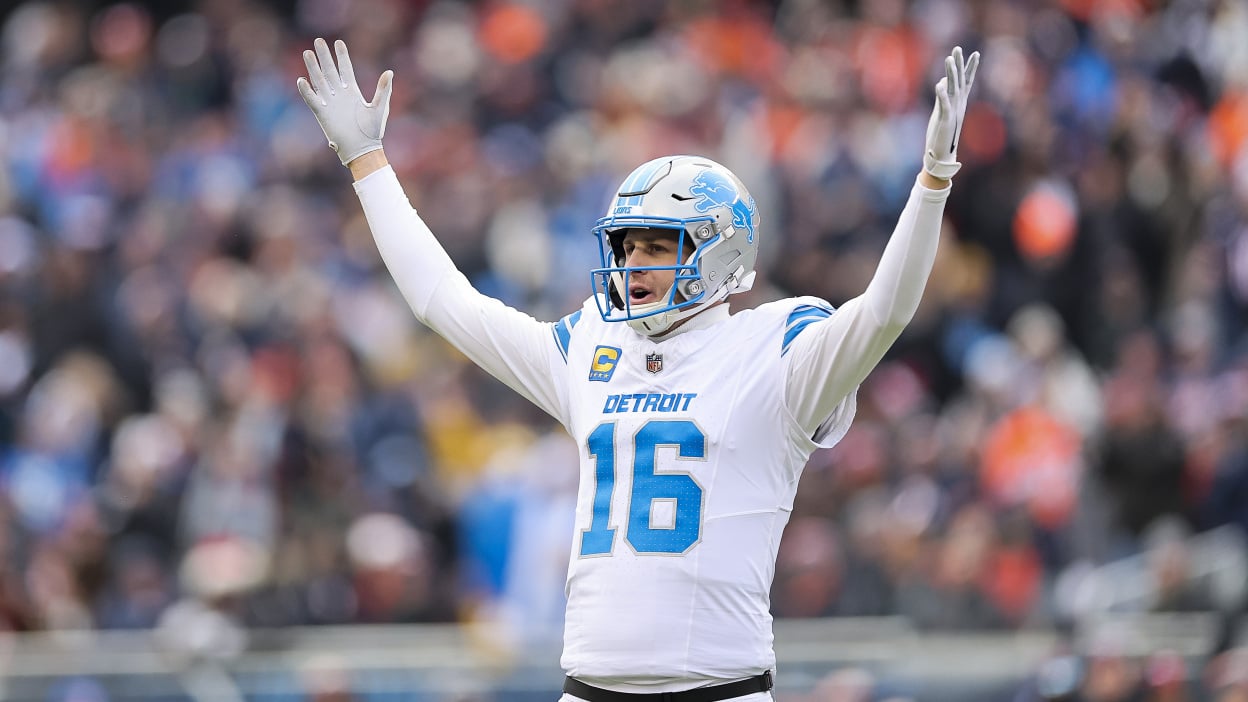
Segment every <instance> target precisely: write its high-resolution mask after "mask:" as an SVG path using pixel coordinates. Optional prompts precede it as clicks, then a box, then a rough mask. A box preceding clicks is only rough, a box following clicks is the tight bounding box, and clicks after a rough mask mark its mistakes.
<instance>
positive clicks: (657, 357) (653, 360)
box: [646, 353, 663, 373]
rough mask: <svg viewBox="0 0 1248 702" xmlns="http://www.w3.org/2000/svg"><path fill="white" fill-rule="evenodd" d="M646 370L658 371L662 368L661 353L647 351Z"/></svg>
mask: <svg viewBox="0 0 1248 702" xmlns="http://www.w3.org/2000/svg"><path fill="white" fill-rule="evenodd" d="M646 370H648V371H650V372H651V373H658V372H659V371H661V370H663V354H661V353H648V354H646Z"/></svg>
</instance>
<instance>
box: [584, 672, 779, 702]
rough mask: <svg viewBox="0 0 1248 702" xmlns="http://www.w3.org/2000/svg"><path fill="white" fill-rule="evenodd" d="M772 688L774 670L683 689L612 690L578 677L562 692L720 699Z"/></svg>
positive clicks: (620, 699) (661, 701)
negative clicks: (719, 683) (728, 681)
mask: <svg viewBox="0 0 1248 702" xmlns="http://www.w3.org/2000/svg"><path fill="white" fill-rule="evenodd" d="M771 687H772V680H771V671H770V670H769V671H767V672H765V673H763V674H761V675H755V676H754V677H752V678H750V679H748V680H738V681H736V682H732V683H728V684H726V685H712V686H710V687H695V688H694V689H692V690H683V691H681V692H638V693H633V692H612V691H611V690H604V689H602V688H600V687H594V686H593V685H586V684H585V683H583V682H581V681H580V680H577V679H576V678H564V680H563V691H564V692H566V693H568V694H569V695H574V696H576V697H580V698H581V699H583V700H589V702H643V701H645V700H649V701H650V702H719V700H730V699H732V698H734V697H745V696H746V695H752V694H754V693H755V692H767V691H768V690H770V689H771Z"/></svg>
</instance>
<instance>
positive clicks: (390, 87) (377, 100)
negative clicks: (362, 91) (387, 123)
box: [368, 71, 394, 108]
mask: <svg viewBox="0 0 1248 702" xmlns="http://www.w3.org/2000/svg"><path fill="white" fill-rule="evenodd" d="M392 92H394V71H386V72H384V73H382V74H381V77H380V78H378V79H377V90H375V91H374V92H373V101H372V102H370V103H368V104H369V105H372V106H373V107H387V108H388V107H389V105H390V93H392Z"/></svg>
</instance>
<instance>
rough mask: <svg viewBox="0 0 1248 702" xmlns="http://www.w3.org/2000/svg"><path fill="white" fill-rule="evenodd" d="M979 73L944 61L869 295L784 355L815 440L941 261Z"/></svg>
mask: <svg viewBox="0 0 1248 702" xmlns="http://www.w3.org/2000/svg"><path fill="white" fill-rule="evenodd" d="M978 66H979V52H975V53H972V54H971V56H970V58H969V59H968V60H964V59H963V56H962V49H961V48H960V47H957V48H954V50H953V52H952V53H951V54H950V55H949V56H948V57H947V58H946V59H945V77H944V78H941V79H940V81H939V82H938V83H937V84H936V104H935V106H934V107H933V109H932V116H931V120H930V121H929V122H928V128H927V140H926V141H927V143H926V150H925V152H924V155H923V171H922V172H921V173H919V176H918V179H917V182H916V183H915V186H914V189H913V190H911V192H910V199H909V201H907V203H906V206H905V208H904V209H903V210H902V212H901V217H900V218H899V219H898V222H897V227H896V229H894V231H893V235H892V237H890V238H889V240H888V244H887V245H886V246H885V248H884V254H883V255H882V256H881V258H880V264H879V267H878V268H877V269H876V271H875V275H874V276H873V277H872V279H871V282H870V283H869V284H868V285H867V289H866V291H865V292H863V294H862V295H860V296H858V297H856V298H854V299H852V300H850V301H849V302H847V303H845V304H844V305H843V306H842V307H841V308H840V309H838V310H836V312H834V313H833V314H831V315H830V316H828V317H827V318H826V319H823V320H821V321H819V322H816V323H813V324H809V325H808V326H806V327H805V328H804V329H803V330H802V332H801V334H799V335H798V336H797V337H796V338H795V339H793V341H792V344H791V345H790V346H789V347H788V348H787V352H786V355H788V356H789V357H790V358H789V363H788V369H789V370H788V380H789V382H788V388H787V393H786V395H787V399H788V402H789V407H790V409H791V410H792V411H793V414H794V417H795V418H796V419H797V420H798V422H799V423H800V424H801V425H802V427H803V428H804V429H806V430H807V431H808V433H809V434H810V435H811V436H815V435H816V434H817V433H818V432H819V430H820V427H821V425H823V424H824V423H825V422H826V421H827V420H828V419H829V418H830V417H831V416H832V414H833V412H834V411H835V410H836V408H837V406H838V405H840V403H841V402H842V401H843V400H844V399H845V397H846V396H847V395H849V394H850V393H851V392H853V391H854V390H855V389H856V388H857V387H858V385H859V384H860V383H862V381H863V380H864V379H866V377H867V374H868V373H870V372H871V369H872V368H874V367H875V365H876V364H877V363H879V362H880V359H881V358H883V357H884V353H885V352H886V351H887V350H888V349H889V347H890V346H892V345H893V342H894V341H896V340H897V337H898V336H900V335H901V331H902V329H904V328H905V326H906V324H908V323H909V322H910V319H911V318H912V317H913V316H914V312H915V310H916V309H918V306H919V300H920V299H921V298H922V296H923V288H924V287H925V286H926V285H927V278H928V275H929V274H930V273H931V270H932V263H933V262H934V261H935V260H936V247H937V244H938V243H939V239H940V223H941V218H942V216H943V214H944V209H945V199H946V198H947V197H948V194H949V186H950V182H949V181H950V178H952V177H953V175H954V174H955V173H957V171H958V169H959V168H961V166H962V164H960V163H958V160H957V150H958V138H959V136H960V134H961V131H962V123H963V118H964V117H965V115H966V104H967V98H968V96H969V94H970V90H971V84H972V83H973V82H974V80H975V71H976V69H977V68H978ZM824 428H825V429H826V428H827V427H824Z"/></svg>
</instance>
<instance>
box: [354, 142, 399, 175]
mask: <svg viewBox="0 0 1248 702" xmlns="http://www.w3.org/2000/svg"><path fill="white" fill-rule="evenodd" d="M389 164H390V161H389V160H388V159H386V152H385V151H384V150H382V149H381V148H380V147H378V148H377V149H375V150H373V151H368V152H365V153H363V154H360V155H359V156H357V157H355V158H353V159H351V160H350V161H349V162H348V163H347V168H349V169H351V177H353V178H355V180H357V181H360V180H363V179H364V178H366V177H368V176H369V175H371V174H373V173H375V172H377V171H379V170H381V169H383V168H385V167H386V166H387V165H389Z"/></svg>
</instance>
